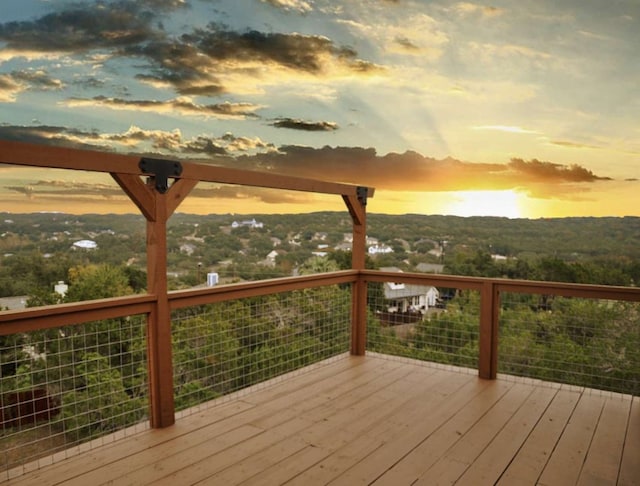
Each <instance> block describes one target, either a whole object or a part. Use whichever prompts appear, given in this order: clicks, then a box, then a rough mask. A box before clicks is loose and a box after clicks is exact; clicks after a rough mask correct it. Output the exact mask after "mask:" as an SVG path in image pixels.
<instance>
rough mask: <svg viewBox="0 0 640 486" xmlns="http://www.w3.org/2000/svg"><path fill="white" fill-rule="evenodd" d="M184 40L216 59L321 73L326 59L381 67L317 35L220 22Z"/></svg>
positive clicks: (358, 68)
mask: <svg viewBox="0 0 640 486" xmlns="http://www.w3.org/2000/svg"><path fill="white" fill-rule="evenodd" d="M182 40H183V42H186V43H188V44H190V45H195V46H197V48H198V50H199V51H200V52H202V53H204V54H206V55H207V56H208V57H209V59H212V60H216V61H225V60H233V61H234V62H248V61H251V62H255V61H260V62H265V63H274V64H277V65H280V66H283V67H287V68H289V69H292V70H297V71H304V72H308V73H312V74H321V73H322V72H323V71H324V69H325V68H326V65H327V62H328V61H327V60H328V59H330V60H331V61H332V62H334V63H337V64H340V65H342V66H344V67H346V68H350V69H352V70H355V71H366V70H371V71H377V70H379V68H378V66H376V65H374V64H372V63H368V62H365V61H362V60H359V59H358V58H357V53H356V51H355V50H353V49H351V48H349V47H340V46H336V45H335V44H334V43H333V42H332V41H331V40H330V39H329V38H327V37H323V36H318V35H303V34H297V33H293V34H286V33H265V32H259V31H256V30H252V31H248V32H236V31H230V30H226V29H224V27H222V26H219V25H217V24H209V26H208V28H207V29H197V30H195V31H194V32H193V34H190V35H184V36H182Z"/></svg>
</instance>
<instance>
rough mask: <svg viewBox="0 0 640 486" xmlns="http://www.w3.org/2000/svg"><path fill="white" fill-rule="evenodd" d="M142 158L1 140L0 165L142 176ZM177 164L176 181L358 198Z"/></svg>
mask: <svg viewBox="0 0 640 486" xmlns="http://www.w3.org/2000/svg"><path fill="white" fill-rule="evenodd" d="M141 158H142V157H141V156H137V155H123V154H116V153H112V152H99V151H92V150H80V149H70V148H63V147H55V146H43V145H38V144H31V143H24V142H13V141H7V140H0V163H5V164H12V165H23V166H29V167H46V168H51V169H74V170H82V171H88V172H103V173H105V172H106V173H110V174H114V173H115V174H125V175H127V174H128V175H135V176H142V175H145V173H144V172H143V171H142V170H141V169H140V167H139V162H140V160H141ZM180 163H181V164H182V169H183V170H182V173H181V175H180V176H179V177H177V178H176V179H188V180H193V181H203V182H218V183H221V184H235V185H243V186H253V187H264V188H271V189H287V190H291V191H303V192H314V193H320V194H337V195H346V196H357V195H358V186H356V185H351V184H342V183H338V182H327V181H318V180H314V179H305V178H301V177H292V176H287V175H281V174H274V173H271V172H259V171H250V170H242V169H234V168H229V167H220V166H216V165H209V164H202V163H195V162H189V161H185V162H180ZM367 191H368V192H367V195H368V197H372V196H373V193H374V189H373V188H368V189H367Z"/></svg>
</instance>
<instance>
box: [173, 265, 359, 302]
mask: <svg viewBox="0 0 640 486" xmlns="http://www.w3.org/2000/svg"><path fill="white" fill-rule="evenodd" d="M357 279H358V271H357V270H342V271H338V272H327V273H318V274H313V275H302V276H298V277H282V278H273V279H268V280H259V281H255V282H243V283H236V284H228V285H220V286H216V287H207V288H201V289H189V290H175V291H172V292H169V304H170V306H171V308H172V309H179V308H182V307H189V306H192V305H202V304H211V303H214V302H220V301H222V300H231V299H241V298H246V297H257V296H260V295H268V294H275V293H279V292H287V291H292V290H302V289H307V288H312V287H320V286H324V285H336V284H345V283H353V282H355V281H356V280H357Z"/></svg>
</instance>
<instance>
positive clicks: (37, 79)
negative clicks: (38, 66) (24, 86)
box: [11, 69, 64, 90]
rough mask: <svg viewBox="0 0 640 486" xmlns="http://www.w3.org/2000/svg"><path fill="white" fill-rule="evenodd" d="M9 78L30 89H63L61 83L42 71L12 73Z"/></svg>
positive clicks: (26, 70)
mask: <svg viewBox="0 0 640 486" xmlns="http://www.w3.org/2000/svg"><path fill="white" fill-rule="evenodd" d="M11 76H12V77H13V79H15V80H16V81H19V82H25V83H28V84H29V86H30V89H41V90H52V89H53V90H58V89H62V88H63V87H64V84H63V83H62V81H60V80H59V79H54V78H52V77H51V76H49V75H48V74H47V73H46V72H45V71H42V70H34V69H24V70H22V71H13V72H12V73H11Z"/></svg>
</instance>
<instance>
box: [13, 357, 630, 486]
mask: <svg viewBox="0 0 640 486" xmlns="http://www.w3.org/2000/svg"><path fill="white" fill-rule="evenodd" d="M105 483H111V484H117V485H124V484H153V485H165V484H166V485H171V486H182V485H187V484H214V485H230V484H246V485H250V484H255V485H276V484H285V483H286V484H295V485H307V486H308V485H315V484H332V485H349V486H351V485H355V484H375V485H393V486H398V485H409V484H425V485H436V484H452V483H456V484H468V485H474V486H477V485H485V484H501V485H509V486H510V485H520V484H540V485H562V486H565V485H571V484H585V485H589V484H620V485H632V484H640V398H638V397H635V398H633V399H632V398H631V397H628V396H620V395H615V394H606V393H600V392H597V391H593V390H584V389H579V388H572V387H562V386H560V385H555V384H549V383H542V382H534V381H529V382H527V381H524V380H520V381H518V380H515V379H505V378H499V379H498V380H495V381H485V380H480V379H479V378H477V376H476V375H475V374H472V373H468V372H467V373H465V372H463V371H461V370H455V369H443V368H442V367H434V366H425V365H423V364H417V363H415V362H411V361H408V360H392V359H385V358H383V357H380V356H375V355H368V356H367V357H364V358H363V357H350V356H345V357H343V358H340V359H335V360H332V361H331V362H329V363H325V364H323V365H322V366H315V367H314V368H313V369H312V370H310V371H309V370H305V371H304V372H298V373H296V374H294V375H291V376H287V377H286V379H282V380H278V381H277V382H276V383H272V384H270V385H269V386H263V387H259V388H257V389H254V390H251V391H249V392H246V393H242V394H238V395H236V396H235V397H233V398H231V399H230V398H228V397H227V398H225V399H223V400H221V401H220V402H219V403H218V404H214V406H209V407H207V408H206V409H202V410H200V411H198V412H196V413H192V414H190V415H187V416H185V417H182V418H179V419H178V421H177V423H176V424H175V425H174V426H172V427H169V428H166V429H156V430H146V431H142V432H140V433H138V434H135V435H132V436H130V437H127V438H124V439H122V440H119V441H116V442H113V443H111V444H109V445H105V446H102V447H100V448H97V449H94V450H91V451H89V452H86V453H82V454H78V455H76V456H74V457H71V458H68V459H65V460H62V461H60V462H56V463H54V464H52V465H50V466H45V467H42V468H40V469H38V470H35V471H32V472H29V473H26V474H24V475H22V476H20V477H17V478H14V479H12V480H10V481H8V482H7V483H6V484H21V485H23V484H24V485H27V484H33V485H38V486H45V485H54V484H77V485H82V486H86V485H91V486H95V485H98V484H105Z"/></svg>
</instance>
